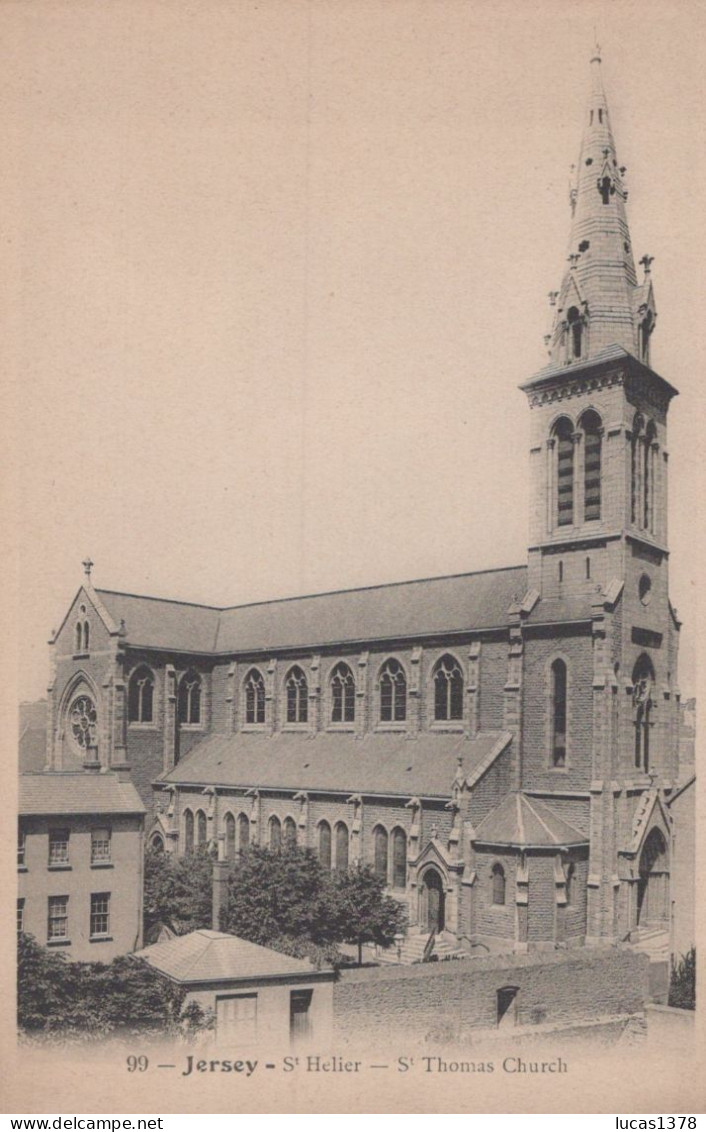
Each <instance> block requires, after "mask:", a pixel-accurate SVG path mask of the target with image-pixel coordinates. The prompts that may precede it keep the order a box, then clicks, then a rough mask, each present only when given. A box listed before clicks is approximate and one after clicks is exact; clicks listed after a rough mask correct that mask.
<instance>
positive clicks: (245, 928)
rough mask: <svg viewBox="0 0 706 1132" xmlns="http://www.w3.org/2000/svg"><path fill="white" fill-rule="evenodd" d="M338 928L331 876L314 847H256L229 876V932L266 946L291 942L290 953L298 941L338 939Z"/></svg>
mask: <svg viewBox="0 0 706 1132" xmlns="http://www.w3.org/2000/svg"><path fill="white" fill-rule="evenodd" d="M336 926H337V916H336V907H335V893H334V888H333V884H332V882H331V874H330V872H329V871H328V870H326V869H324V868H323V867H322V865H321V863H320V862H319V859H318V857H317V856H316V854H315V853H313V852H312V850H310V849H300V848H298V847H297V846H287V847H286V848H284V849H282V850H271V849H266V848H264V847H261V846H257V845H254V846H252V847H251V849H250V850H249V852H248V853H247V855H246V856H244V857H243V858H242V859H241V861H240V862H239V863H238V865H237V866H236V867H235V868H234V869H233V870H232V871H231V873H230V874H229V877H228V897H227V900H226V905H225V908H224V911H223V915H222V917H221V927H222V928H223V930H224V931H230V932H233V933H234V934H235V935H239V936H241V937H242V938H243V939H249V940H251V941H252V942H253V943H261V944H265V945H267V946H274V945H275V943H276V942H279V943H280V944H282V943H283V942H285V943H286V942H287V941H288V944H289V946H287V947H281V949H282V950H287V951H289V953H290V954H291V953H293V952H292V949H293V948H294V949H295V948H296V941H297V940H298V941H300V944H301V941H309V942H310V943H314V944H318V945H325V944H328V943H332V942H334V941H335V940H336V938H339V937H337V934H336ZM307 953H310V952H307Z"/></svg>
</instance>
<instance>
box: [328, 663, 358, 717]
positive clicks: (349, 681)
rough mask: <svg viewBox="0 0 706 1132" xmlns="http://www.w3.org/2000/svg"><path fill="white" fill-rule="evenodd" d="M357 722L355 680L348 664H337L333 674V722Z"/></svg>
mask: <svg viewBox="0 0 706 1132" xmlns="http://www.w3.org/2000/svg"><path fill="white" fill-rule="evenodd" d="M354 720H355V680H354V679H353V673H352V672H351V670H350V668H349V667H348V665H347V664H343V663H341V664H337V665H336V667H335V668H334V670H333V672H332V673H331V722H332V723H353V721H354Z"/></svg>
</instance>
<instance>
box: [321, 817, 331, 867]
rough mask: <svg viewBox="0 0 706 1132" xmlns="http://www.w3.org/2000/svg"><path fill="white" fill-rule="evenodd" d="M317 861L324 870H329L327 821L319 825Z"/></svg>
mask: <svg viewBox="0 0 706 1132" xmlns="http://www.w3.org/2000/svg"><path fill="white" fill-rule="evenodd" d="M319 860H320V861H321V864H322V865H323V867H324V868H325V869H330V868H331V826H330V825H329V823H328V822H327V821H322V822H320V823H319Z"/></svg>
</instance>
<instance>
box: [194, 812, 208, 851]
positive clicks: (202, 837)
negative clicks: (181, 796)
mask: <svg viewBox="0 0 706 1132" xmlns="http://www.w3.org/2000/svg"><path fill="white" fill-rule="evenodd" d="M207 828H208V826H207V823H206V815H205V813H204V812H203V810H197V811H196V848H197V849H201V848H202V847H203V846H204V845H205V844H206V841H207V835H206V830H207Z"/></svg>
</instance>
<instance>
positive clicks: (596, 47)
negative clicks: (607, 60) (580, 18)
mask: <svg viewBox="0 0 706 1132" xmlns="http://www.w3.org/2000/svg"><path fill="white" fill-rule="evenodd" d="M600 61H601V45H600V43H599V42H598V32H597V30H596V25H595V24H594V25H593V58H592V59H591V62H592V63H600Z"/></svg>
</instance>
